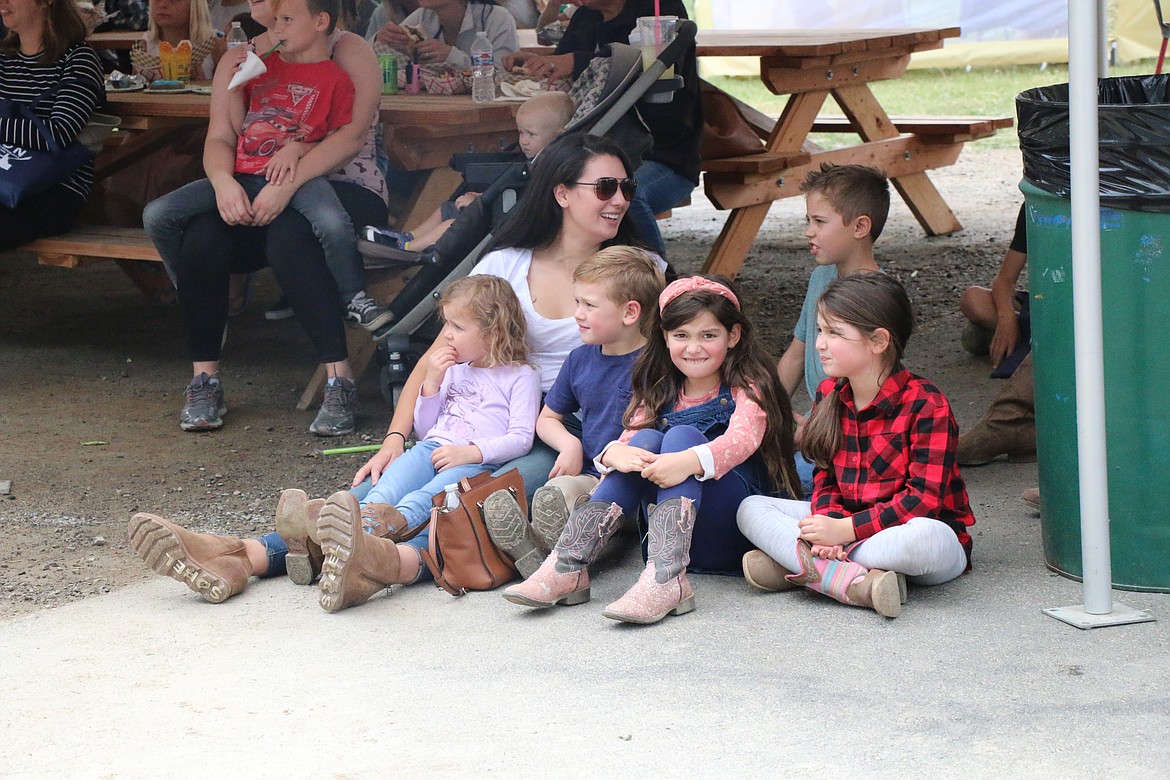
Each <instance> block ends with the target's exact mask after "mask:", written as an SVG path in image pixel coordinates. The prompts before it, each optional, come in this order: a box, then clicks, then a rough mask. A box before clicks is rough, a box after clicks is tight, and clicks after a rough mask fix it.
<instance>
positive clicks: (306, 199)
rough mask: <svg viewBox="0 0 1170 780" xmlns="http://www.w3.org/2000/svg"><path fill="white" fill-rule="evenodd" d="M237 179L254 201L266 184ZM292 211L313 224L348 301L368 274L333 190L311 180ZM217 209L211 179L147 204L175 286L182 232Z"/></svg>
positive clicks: (146, 214) (149, 229)
mask: <svg viewBox="0 0 1170 780" xmlns="http://www.w3.org/2000/svg"><path fill="white" fill-rule="evenodd" d="M236 181H238V182H239V183H240V186H241V187H243V188H244V192H246V193H247V194H248V197H249V198H250V199H251V198H255V197H256V196H257V195H258V194H260V190H262V189H264V185H265V184H267V182H266V181H265V180H264V177H263V176H258V175H254V174H237V175H236ZM288 207H289V208H291V209H292V210H294V211H296V212H298V213H299V214H301V215H302V216H303V217H304V218H305V219H307V220H308V221H309V225H310V227H312V228H313V235H315V236H316V237H317V240H319V241H320V242H321V247H322V249H324V250H325V263H326V265H328V266H329V273H330V274H331V275H332V276H333V280H334V281H335V282H336V283H337V290H338V292H340V293H341V299H342V301H344V302H346V303H348V302H349V301H350V299H352V298H353V296H354V295H355V294H356V293H357V292H359V291H360V290H361V289H362V288H363V286H364V271H363V269H362V258H361V255H359V254H358V251H357V242H356V240H355V239H354V229H353V223H352V222H351V221H350V218H349V214H347V213H346V211H345V208H344V207H343V206H342V205H341V201H340V200H339V199H338V197H337V193H336V192H335V191H334V189H333V186H332V185H331V184H330V183H329V182H328V181H327V180H326V179H325V177H324V176H319V177H317V178H315V179H310V180H309V181H307V182H305V183H304V184H302V185H301V186H300V188H298V189H297V191H296V194H294V195H293V196H292V200H290V201H289V204H288ZM216 210H217V206H216V200H215V189H214V188H213V187H212V186H211V182H210V181H208V180H207V179H200V180H199V181H193V182H191V183H190V184H186V185H184V186H182V187H180V188H179V189H177V190H175V191H174V192H170V193H167V194H166V195H163V196H162V197H160V198H156V199H154V200H152V201H151V202H150V203H147V204H146V208H145V209H144V210H143V212H142V224H143V226H144V227H145V228H146V233H147V235H149V236H150V240H151V241H153V242H154V245H155V248H157V249H158V253H159V256H160V257H162V260H163V266H164V267H166V269H167V273H168V274H169V275H170V277H171V281H172V282H177V280H176V279H175V273H174V271H173V270H172V265H173V264H174V258H175V257H177V256H178V254H179V250H180V249H182V247H183V229H184V228H185V227H186V225H187V223H188V222H189V221H190V220H191V218H192V217H194V216H196V215H198V214H206V213H208V212H212V211H216Z"/></svg>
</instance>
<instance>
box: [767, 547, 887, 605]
mask: <svg viewBox="0 0 1170 780" xmlns="http://www.w3.org/2000/svg"><path fill="white" fill-rule="evenodd" d="M796 557H797V558H798V559H799V560H800V571H799V572H796V573H795V574H790V575H788V579H789V580H790V581H792V582H793V583H795V584H797V585H803V586H804V587H806V588H808V589H809V590H815V591H817V592H818V593H824V594H825V595H826V596H829V597H831V598H834V599H836V600H837V601H840V602H841V603H842V604H849V605H850V606H858V607H869V608H871V609H872V610H873V611H874V612H877V613H878V614H879V615H883V616H885V617H888V618H894V617H898V615H900V614H902V600H903V599H902V594H901V591H900V589H899V587H898V574H897V572H892V571H882V570H881V569H867V568H865V567H864V566H862V565H861V564H860V563H855V562H854V561H837V560H829V559H827V558H818V557H816V556H815V555H813V554H812V547H811V546H810V545H809V543H808V542H806V541H804V540H803V539H797V540H796Z"/></svg>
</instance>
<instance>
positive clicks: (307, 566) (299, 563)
mask: <svg viewBox="0 0 1170 780" xmlns="http://www.w3.org/2000/svg"><path fill="white" fill-rule="evenodd" d="M323 506H325V500H324V499H322V498H314V499H309V498H308V496H306V495H305V491H303V490H297V489H296V488H291V489H289V490H285V491H284V492H282V493H281V494H280V501H279V502H278V503H277V504H276V533H278V534H280V538H281V539H283V540H284V543H285V546H286V547H288V554H287V555H286V556H285V558H284V567H285V570H286V571H287V572H288V578H289V579H290V580H292V581H293V582H294V583H296V584H297V585H312V584H313V580H315V579H316V578H317V575H318V574H320V573H321V562H322V560H323V558H324V555H323V553H322V552H321V545H320V544H319V543H317V542H316V541H314V540H313V539H312V537H311V536H310V530H312V531H316V528H317V516H318V515H320V514H321V507H323Z"/></svg>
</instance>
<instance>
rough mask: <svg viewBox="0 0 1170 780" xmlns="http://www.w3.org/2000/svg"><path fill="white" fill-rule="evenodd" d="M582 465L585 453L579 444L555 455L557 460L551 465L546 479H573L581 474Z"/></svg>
mask: <svg viewBox="0 0 1170 780" xmlns="http://www.w3.org/2000/svg"><path fill="white" fill-rule="evenodd" d="M584 463H585V453H584V451H583V450H582V449H581V445H580V443H578V444H577V445H576V446H575V447H566V448H565V449H563V450H561V452H560V454H559V455H557V459H556V461H555V462H554V463H553V467H552V471H550V472H549V473H548V478H549V479H552V478H553V477H575V476H577V475H578V474H580V473H581V466H583V465H584Z"/></svg>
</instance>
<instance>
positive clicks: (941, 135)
mask: <svg viewBox="0 0 1170 780" xmlns="http://www.w3.org/2000/svg"><path fill="white" fill-rule="evenodd" d="M890 121H891V122H892V123H893V125H894V129H895V130H896V131H897V132H899V133H913V134H915V135H918V136H921V137H922V139H923V140H925V141H932V142H936V143H960V142H961V143H966V142H967V141H977V140H979V139H980V138H990V137H991V136H993V135H995V133H996V132H997V131H999V130H1003V129H1005V128H1008V127H1011V126H1012V124H1013V119H1012V117H1010V116H892V117H890ZM812 130H813V132H814V133H849V132H854V133H855V132H857V128H856V127H854V125H853V124H852V123H851V122H850V121H849V118H848V117H844V116H818V117H817V120H816V122H814V123H813V127H812Z"/></svg>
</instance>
